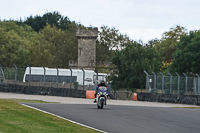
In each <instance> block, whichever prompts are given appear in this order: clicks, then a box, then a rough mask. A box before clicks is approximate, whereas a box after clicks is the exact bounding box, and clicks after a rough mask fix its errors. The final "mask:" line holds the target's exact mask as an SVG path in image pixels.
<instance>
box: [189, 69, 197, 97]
mask: <svg viewBox="0 0 200 133" xmlns="http://www.w3.org/2000/svg"><path fill="white" fill-rule="evenodd" d="M190 74H192V75H193V76H194V77H193V79H194V83H193V85H194V87H193V88H194V89H193V94H194V95H195V94H196V89H197V88H196V85H197V84H196V79H195V75H194V74H193V73H192V72H190Z"/></svg>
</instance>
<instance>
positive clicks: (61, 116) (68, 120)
mask: <svg viewBox="0 0 200 133" xmlns="http://www.w3.org/2000/svg"><path fill="white" fill-rule="evenodd" d="M21 105H23V106H26V107H29V108H32V109H35V110H38V111H41V112H44V113H47V114H50V115H53V116H56V117H58V118H61V119H64V120H67V121H69V122H72V123H75V124H78V125H81V126H83V127H87V128H90V129H93V130H96V131H99V132H103V133H107V132H105V131H102V130H99V129H96V128H93V127H90V126H87V125H84V124H81V123H78V122H75V121H72V120H70V119H66V118H64V117H62V116H59V115H56V114H53V113H50V112H47V111H44V110H41V109H38V108H35V107H32V106H29V105H26V104H23V103H21Z"/></svg>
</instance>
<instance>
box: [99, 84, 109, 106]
mask: <svg viewBox="0 0 200 133" xmlns="http://www.w3.org/2000/svg"><path fill="white" fill-rule="evenodd" d="M107 96H108V91H107V88H106V87H104V86H100V87H99V90H98V93H97V97H96V101H97V108H98V109H103V106H104V105H106V99H107Z"/></svg>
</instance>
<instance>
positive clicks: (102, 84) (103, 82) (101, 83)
mask: <svg viewBox="0 0 200 133" xmlns="http://www.w3.org/2000/svg"><path fill="white" fill-rule="evenodd" d="M100 86H104V87H106V88H108V86H107V85H106V84H105V81H104V80H101V82H100V84H98V85H97V88H96V92H95V94H94V96H95V98H94V103H96V102H97V101H96V96H97V93H98V90H99V87H100Z"/></svg>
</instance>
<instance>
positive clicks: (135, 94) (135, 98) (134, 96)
mask: <svg viewBox="0 0 200 133" xmlns="http://www.w3.org/2000/svg"><path fill="white" fill-rule="evenodd" d="M133 101H137V93H133Z"/></svg>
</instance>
